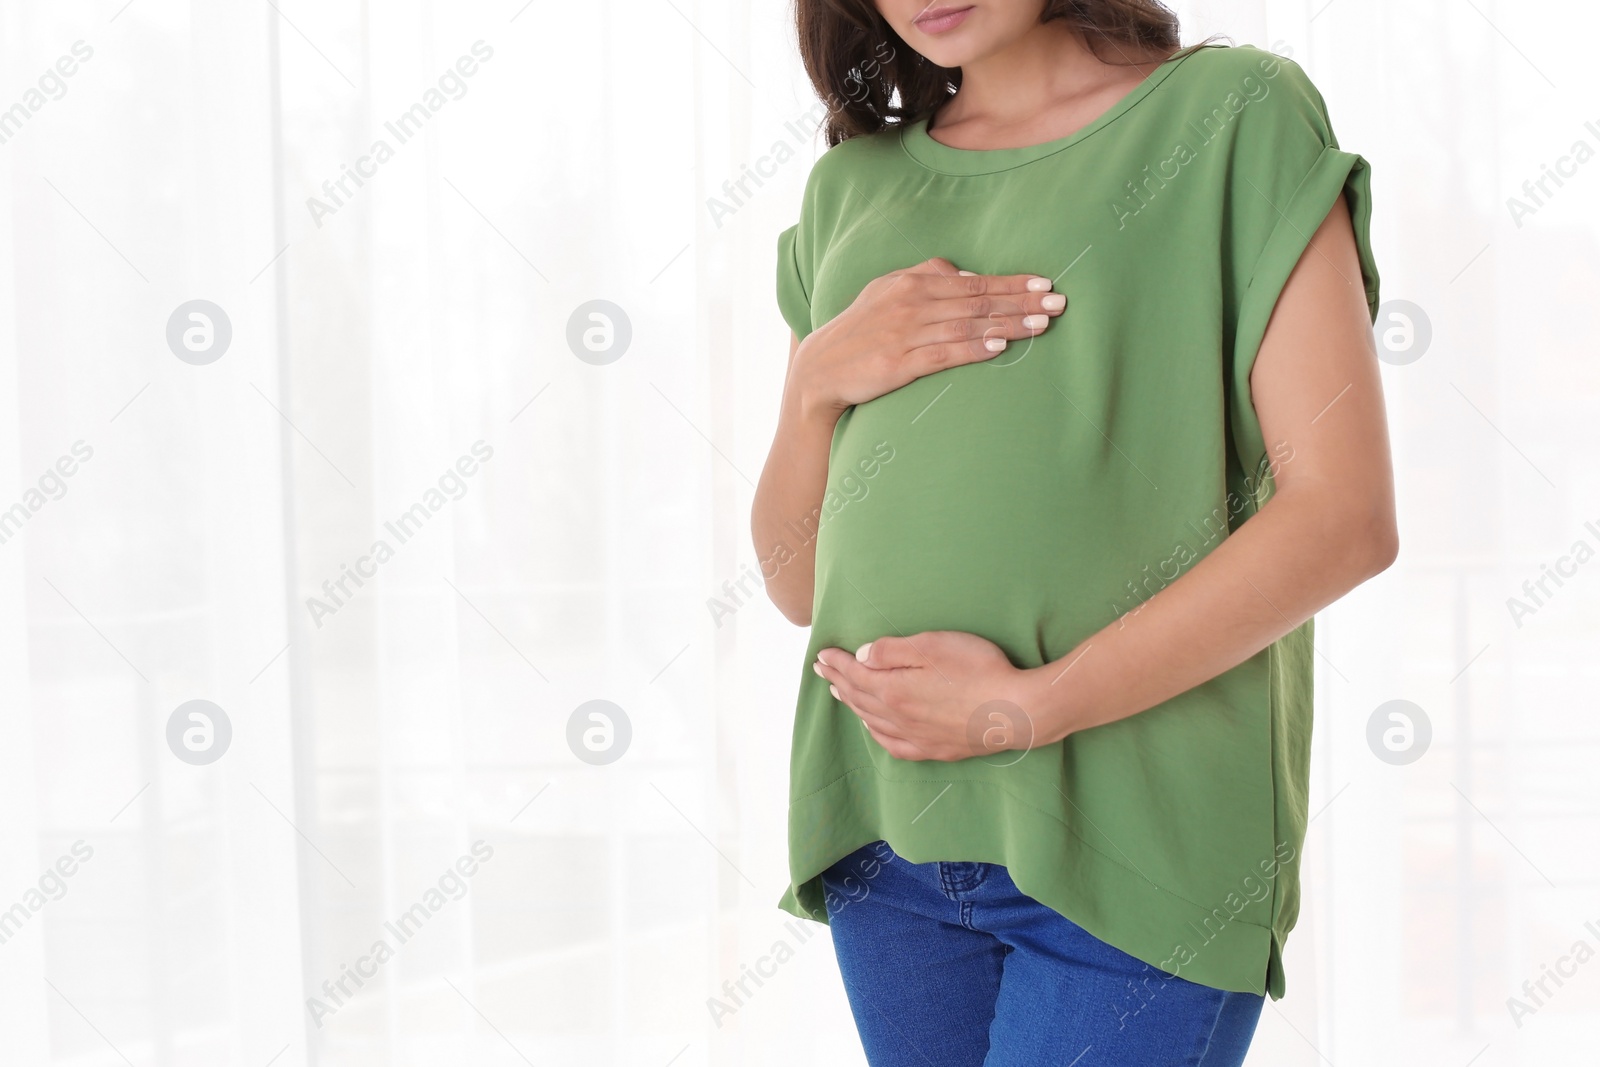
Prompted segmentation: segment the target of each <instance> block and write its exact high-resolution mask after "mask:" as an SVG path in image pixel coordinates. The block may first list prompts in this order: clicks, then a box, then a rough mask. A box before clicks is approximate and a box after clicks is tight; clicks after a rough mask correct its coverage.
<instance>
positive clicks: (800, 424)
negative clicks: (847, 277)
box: [750, 361, 838, 626]
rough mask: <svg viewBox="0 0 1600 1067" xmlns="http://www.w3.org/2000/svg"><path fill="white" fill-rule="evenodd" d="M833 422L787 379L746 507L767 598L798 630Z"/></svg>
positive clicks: (805, 607) (808, 588) (812, 572)
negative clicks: (764, 459) (773, 431)
mask: <svg viewBox="0 0 1600 1067" xmlns="http://www.w3.org/2000/svg"><path fill="white" fill-rule="evenodd" d="M792 365H793V364H792V361H791V366H792ZM837 423H838V413H837V412H836V411H834V410H832V409H830V408H826V407H820V406H812V405H808V404H807V403H806V402H805V400H804V398H803V397H802V396H801V390H800V388H799V386H798V385H797V384H796V383H795V382H794V381H793V380H792V376H791V380H790V381H789V382H788V383H786V384H785V387H784V391H783V405H782V408H781V409H780V411H779V414H778V429H777V432H776V434H774V436H773V440H772V450H771V451H770V452H768V453H767V462H766V465H765V466H764V467H762V469H761V479H760V481H759V483H758V484H757V485H756V493H755V500H754V502H753V503H752V505H751V508H750V531H751V535H752V536H753V538H754V541H755V548H756V553H757V556H758V559H759V562H760V565H761V576H762V578H763V579H765V581H766V586H767V595H768V596H769V597H770V598H771V599H772V602H773V603H774V604H775V605H777V608H778V610H779V611H781V612H782V613H783V616H784V618H786V619H788V620H789V621H790V622H792V623H794V624H795V625H797V626H809V625H810V624H811V600H812V591H813V589H814V587H815V578H816V549H817V543H816V534H817V524H818V523H819V522H820V520H821V518H822V499H823V495H824V493H825V492H826V491H827V482H828V451H829V448H830V446H831V445H832V443H833V429H834V426H835V425H836V424H837Z"/></svg>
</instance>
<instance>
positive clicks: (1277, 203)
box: [1228, 49, 1378, 495]
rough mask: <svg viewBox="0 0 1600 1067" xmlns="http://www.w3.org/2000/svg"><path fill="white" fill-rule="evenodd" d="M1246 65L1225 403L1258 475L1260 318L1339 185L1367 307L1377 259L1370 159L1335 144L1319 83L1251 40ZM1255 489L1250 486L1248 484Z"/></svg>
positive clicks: (1374, 298)
mask: <svg viewBox="0 0 1600 1067" xmlns="http://www.w3.org/2000/svg"><path fill="white" fill-rule="evenodd" d="M1251 51H1252V52H1254V53H1255V55H1256V56H1258V57H1260V58H1259V59H1257V60H1256V67H1255V69H1254V71H1253V74H1254V75H1255V77H1256V82H1257V84H1258V85H1264V86H1266V87H1267V88H1266V91H1265V93H1264V94H1263V95H1260V96H1259V97H1257V96H1255V95H1251V96H1250V97H1249V100H1250V102H1249V103H1248V104H1247V105H1246V106H1245V107H1244V109H1243V111H1242V112H1241V114H1240V117H1239V128H1238V136H1237V139H1236V140H1235V142H1234V146H1233V160H1232V166H1231V168H1230V171H1231V174H1230V180H1229V191H1228V201H1229V213H1230V217H1231V223H1230V225H1229V232H1228V244H1229V249H1230V258H1231V259H1232V260H1233V264H1232V267H1233V270H1234V272H1235V276H1236V278H1237V279H1239V281H1241V282H1242V288H1241V289H1240V290H1238V292H1239V297H1238V303H1237V307H1236V314H1235V316H1234V331H1233V342H1234V343H1233V351H1232V353H1231V356H1232V358H1231V366H1230V372H1231V373H1230V377H1231V378H1232V382H1231V387H1230V389H1229V394H1230V399H1229V409H1230V411H1229V413H1230V416H1231V418H1230V422H1231V423H1232V428H1233V437H1234V445H1235V448H1236V449H1237V451H1238V458H1239V462H1240V466H1241V468H1242V469H1243V471H1244V472H1245V474H1246V476H1247V477H1250V478H1251V479H1252V483H1254V482H1255V481H1259V478H1260V475H1261V468H1262V467H1263V466H1264V465H1265V458H1266V447H1265V442H1264V441H1263V440H1262V434H1261V429H1260V425H1259V423H1258V421H1257V418H1256V414H1255V409H1254V405H1253V404H1252V402H1251V399H1250V371H1251V368H1252V367H1253V366H1254V365H1255V358H1256V354H1257V353H1258V352H1259V351H1260V348H1261V342H1262V339H1263V338H1264V337H1265V336H1266V332H1267V323H1268V321H1269V320H1270V319H1271V318H1272V311H1273V308H1274V307H1275V306H1276V305H1277V303H1278V297H1279V296H1280V295H1281V294H1282V293H1283V289H1284V287H1285V286H1286V285H1287V284H1288V281H1289V275H1290V274H1291V273H1292V272H1293V271H1294V268H1295V266H1296V265H1297V264H1298V263H1299V262H1300V258H1301V256H1302V255H1304V254H1305V252H1306V250H1307V249H1308V248H1309V247H1310V244H1311V238H1312V235H1313V234H1315V233H1316V232H1317V228H1318V227H1319V226H1321V225H1322V221H1323V220H1324V219H1325V218H1327V216H1328V213H1329V212H1330V211H1331V210H1333V207H1334V205H1335V204H1336V203H1337V202H1338V200H1339V195H1340V194H1341V193H1343V194H1344V195H1345V198H1346V200H1347V202H1348V204H1349V207H1350V220H1351V223H1352V224H1353V227H1354V230H1355V238H1356V248H1357V252H1358V254H1359V258H1360V264H1361V277H1359V278H1351V279H1348V280H1349V281H1350V283H1351V284H1352V285H1359V286H1360V287H1361V289H1362V292H1363V293H1364V295H1365V298H1366V302H1367V313H1368V315H1369V317H1371V318H1372V319H1373V320H1374V321H1376V318H1377V313H1378V268H1377V265H1376V262H1375V260H1374V258H1373V254H1372V236H1371V222H1372V190H1371V168H1370V167H1369V165H1368V163H1367V161H1366V160H1365V159H1363V158H1362V157H1361V156H1359V155H1355V154H1354V153H1351V152H1346V151H1344V150H1342V149H1341V148H1340V147H1339V142H1338V140H1337V139H1336V138H1335V137H1334V134H1333V129H1332V125H1331V123H1330V121H1329V118H1328V113H1327V106H1326V104H1325V103H1324V101H1323V99H1322V95H1321V93H1319V92H1318V91H1317V88H1316V86H1314V85H1313V84H1312V82H1311V80H1310V78H1308V77H1307V76H1306V74H1305V71H1304V70H1302V69H1301V68H1300V67H1299V65H1298V64H1296V63H1294V62H1292V61H1290V60H1287V59H1283V58H1281V57H1278V56H1274V55H1272V54H1271V53H1268V52H1263V51H1260V50H1256V49H1251ZM1252 495H1254V494H1252Z"/></svg>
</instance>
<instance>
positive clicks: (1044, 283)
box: [1028, 278, 1055, 293]
mask: <svg viewBox="0 0 1600 1067" xmlns="http://www.w3.org/2000/svg"><path fill="white" fill-rule="evenodd" d="M1054 288H1055V283H1054V282H1052V281H1051V280H1050V279H1049V278H1029V279H1028V292H1030V293H1043V292H1048V291H1049V290H1051V289H1054Z"/></svg>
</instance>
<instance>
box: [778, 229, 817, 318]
mask: <svg viewBox="0 0 1600 1067" xmlns="http://www.w3.org/2000/svg"><path fill="white" fill-rule="evenodd" d="M803 243H804V242H803V240H802V234H801V229H800V223H795V224H794V225H793V226H790V227H789V228H788V229H787V230H784V231H783V232H782V233H780V234H778V310H779V311H780V312H781V313H782V314H783V319H784V321H785V322H787V323H788V324H789V328H790V329H791V330H793V331H794V335H795V336H796V337H798V338H800V339H801V340H804V339H805V336H806V334H808V333H810V332H811V286H810V284H809V283H808V282H807V281H806V279H807V278H808V277H809V276H810V271H809V270H802V256H801V252H802V249H801V248H800V246H801V245H802V244H803Z"/></svg>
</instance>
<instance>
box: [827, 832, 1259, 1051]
mask: <svg viewBox="0 0 1600 1067" xmlns="http://www.w3.org/2000/svg"><path fill="white" fill-rule="evenodd" d="M822 884H823V889H824V891H825V899H826V902H827V908H828V924H829V926H830V928H831V929H832V932H833V945H834V951H835V952H836V953H837V954H838V957H839V969H840V971H841V972H843V975H844V984H845V991H846V993H847V994H848V996H849V998H850V1010H851V1013H852V1014H853V1015H854V1016H855V1020H856V1029H857V1030H858V1031H860V1034H861V1043H862V1045H863V1046H864V1047H865V1049H866V1053H867V1062H868V1063H870V1064H871V1065H872V1067H901V1065H904V1067H980V1065H981V1067H1238V1065H1239V1064H1241V1063H1242V1062H1243V1061H1244V1055H1245V1050H1246V1049H1248V1048H1249V1047H1250V1038H1251V1037H1252V1036H1253V1035H1254V1033H1255V1028H1256V1023H1257V1021H1258V1020H1259V1019H1260V1017H1261V1006H1262V1003H1263V999H1262V997H1260V996H1257V995H1255V994H1252V993H1231V992H1228V991H1226V990H1222V989H1213V988H1211V987H1210V986H1203V985H1197V984H1196V983H1194V982H1191V981H1188V980H1187V979H1185V978H1181V977H1178V976H1176V975H1171V974H1168V973H1166V972H1164V971H1161V970H1158V969H1157V968H1154V967H1151V966H1149V965H1148V964H1145V963H1142V962H1140V961H1139V960H1137V959H1134V958H1133V957H1132V956H1130V955H1128V954H1127V953H1125V952H1123V951H1121V950H1120V949H1116V948H1113V947H1111V946H1110V945H1108V944H1106V943H1105V942H1104V941H1101V940H1099V939H1098V938H1095V937H1093V936H1092V935H1090V934H1089V933H1087V932H1086V931H1085V930H1084V929H1083V928H1082V927H1080V926H1078V925H1077V924H1076V923H1074V922H1072V921H1071V920H1069V919H1067V918H1066V917H1064V916H1063V915H1061V914H1060V913H1059V912H1057V911H1055V910H1053V909H1051V908H1048V907H1046V906H1045V905H1043V904H1041V903H1039V902H1038V901H1037V900H1034V899H1033V898H1032V897H1029V896H1025V895H1023V893H1022V892H1021V891H1020V890H1018V889H1017V887H1016V885H1015V884H1014V883H1013V882H1012V881H1011V876H1010V875H1009V874H1007V873H1006V869H1005V868H1004V867H1003V866H1000V865H999V864H995V863H943V862H941V863H910V862H907V861H906V860H904V859H901V858H900V857H899V856H896V855H895V854H894V852H893V851H892V850H890V848H889V846H888V845H887V844H886V843H885V842H883V841H875V842H873V843H871V844H869V845H864V846H862V847H861V848H859V849H857V850H856V851H855V852H852V853H851V854H850V855H848V856H846V857H845V858H844V859H842V860H840V861H839V862H838V863H835V864H834V865H833V866H832V867H830V868H828V870H826V871H824V872H823V874H822Z"/></svg>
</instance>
